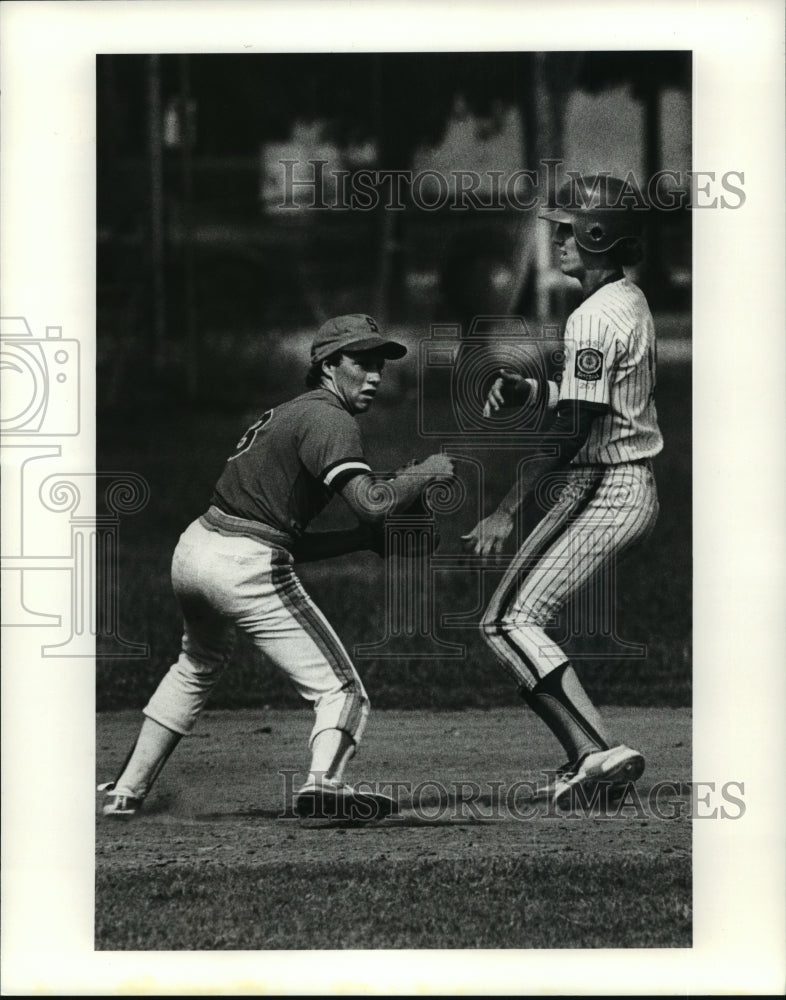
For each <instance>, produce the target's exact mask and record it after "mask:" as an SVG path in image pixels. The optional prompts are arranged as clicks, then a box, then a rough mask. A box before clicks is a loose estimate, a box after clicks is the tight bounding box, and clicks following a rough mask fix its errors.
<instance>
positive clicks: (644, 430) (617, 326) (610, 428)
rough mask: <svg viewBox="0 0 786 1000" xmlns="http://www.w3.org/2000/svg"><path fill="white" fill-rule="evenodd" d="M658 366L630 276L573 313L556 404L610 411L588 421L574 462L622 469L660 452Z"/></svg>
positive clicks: (648, 320)
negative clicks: (572, 402) (574, 403)
mask: <svg viewBox="0 0 786 1000" xmlns="http://www.w3.org/2000/svg"><path fill="white" fill-rule="evenodd" d="M655 363H656V344H655V326H654V323H653V320H652V314H651V313H650V310H649V306H648V305H647V300H646V299H645V298H644V295H643V293H642V292H641V290H640V289H639V288H638V287H637V286H636V285H634V284H633V283H632V282H630V281H629V280H628V279H627V278H625V277H623V278H620V279H619V280H616V281H610V282H609V283H608V284H605V285H602V286H601V287H600V288H598V289H597V290H596V291H595V292H593V293H592V295H590V296H589V297H588V298H587V299H585V301H584V302H583V303H582V304H581V305H580V306H579V307H578V308H577V309H576V310H575V311H574V312H572V313H571V315H570V316H569V318H568V322H567V325H566V328H565V366H564V369H563V373H562V380H561V382H560V391H559V399H560V401H562V400H580V401H581V402H584V403H590V404H592V403H595V404H598V406H599V407H604V408H605V407H608V412H606V413H604V414H600V415H599V416H598V417H597V418H596V419H595V420H594V421H593V422H592V428H591V430H590V433H589V437H588V438H587V441H586V442H585V443H584V445H583V447H582V448H581V450H580V451H579V452H578V454H577V455H576V456H575V458H574V459H573V464H574V465H619V464H621V463H623V462H633V461H636V460H638V459H642V458H651V457H653V456H654V455H657V454H658V453H659V452H660V451H661V449H662V448H663V438H662V437H661V433H660V429H659V427H658V417H657V413H656V411H655V399H654V395H655Z"/></svg>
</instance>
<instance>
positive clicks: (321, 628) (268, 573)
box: [144, 521, 369, 742]
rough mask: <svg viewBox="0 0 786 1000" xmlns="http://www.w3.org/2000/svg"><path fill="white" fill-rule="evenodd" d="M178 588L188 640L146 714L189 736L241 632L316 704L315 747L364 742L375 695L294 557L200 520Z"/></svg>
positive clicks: (182, 561) (176, 571)
mask: <svg viewBox="0 0 786 1000" xmlns="http://www.w3.org/2000/svg"><path fill="white" fill-rule="evenodd" d="M172 583H173V587H174V590H175V594H176V596H177V598H178V601H179V602H180V606H181V609H182V612H183V620H184V631H183V642H182V647H181V651H180V656H179V657H178V659H177V661H176V662H175V663H174V664H172V666H171V668H170V669H169V671H168V673H167V674H166V675H165V676H164V678H163V679H162V681H161V683H160V684H159V686H158V688H157V689H156V691H155V693H154V694H153V696H152V698H151V699H150V701H149V703H148V705H147V706H146V707H145V709H144V712H145V714H146V715H148V716H150V718H152V719H155V720H156V721H157V722H160V723H161V724H162V725H164V726H166V727H167V728H169V729H172V730H174V731H175V732H178V733H181V734H183V735H187V734H188V733H190V732H191V731H192V730H193V727H194V725H195V723H196V721H197V719H198V717H199V715H200V713H201V712H202V710H203V708H204V706H205V704H206V703H207V700H208V698H209V697H210V694H211V692H212V691H213V689H214V688H215V686H216V684H217V683H218V680H219V678H220V676H221V674H222V673H223V670H224V668H225V666H226V664H227V660H228V658H229V653H230V651H231V647H232V640H233V637H234V627H237V628H239V629H241V630H242V631H244V632H246V633H247V634H248V635H249V636H250V637H251V639H252V641H253V643H254V645H255V647H256V648H257V649H258V650H259V651H260V652H261V653H262V654H264V655H265V657H266V658H267V659H269V660H270V661H271V663H272V664H273V665H274V666H275V667H276V668H277V669H279V670H281V671H282V672H283V673H284V674H285V675H286V676H287V677H288V678H289V680H290V682H291V683H292V684H293V686H294V687H295V689H296V690H297V691H298V693H299V694H300V695H301V696H302V697H303V698H305V699H306V700H308V701H310V702H312V704H313V705H314V709H315V715H316V718H315V722H314V726H313V728H312V732H311V739H312V740H313V738H314V736H316V735H317V734H318V733H319V732H322V731H323V730H325V729H335V728H337V729H343V730H344V731H346V732H347V733H348V734H349V735H350V736H351V737H352V738H353V739H354V740H355V742H358V740H359V739H360V737H361V735H362V732H363V729H364V726H365V722H366V718H367V716H368V708H369V703H368V697H367V695H366V692H365V690H364V688H363V684H362V682H361V680H360V677H359V676H358V674H357V672H356V671H355V668H354V666H353V665H352V662H351V661H350V659H349V656H348V654H347V653H346V651H345V649H344V647H343V646H342V644H341V641H340V640H339V638H338V636H337V635H336V634H335V632H334V631H333V629H332V628H331V627H330V625H329V623H328V622H327V620H326V619H325V618H324V616H323V615H322V613H321V612H320V611H319V610H318V609H317V607H316V605H315V604H314V603H313V601H312V600H311V598H310V597H309V596H308V594H307V593H306V592H305V590H304V589H303V587H302V585H301V584H300V581H299V580H298V579H297V576H296V574H295V572H294V569H293V567H292V556H291V555H290V554H289V552H287V551H285V550H283V549H280V548H277V547H275V546H271V545H269V544H268V543H265V542H263V541H261V540H259V539H258V538H254V537H249V536H247V535H239V534H224V533H222V532H220V531H216V530H209V528H208V527H206V526H205V525H204V524H201V523H200V522H199V521H195V522H193V523H192V524H191V525H190V526H189V527H188V528H187V529H186V531H185V532H184V533H183V535H182V536H181V539H180V541H179V543H178V546H177V548H176V550H175V554H174V557H173V561H172Z"/></svg>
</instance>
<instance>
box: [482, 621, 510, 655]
mask: <svg viewBox="0 0 786 1000" xmlns="http://www.w3.org/2000/svg"><path fill="white" fill-rule="evenodd" d="M509 627H510V623H509V622H508V620H507V619H506V618H505V617H504V616H501V615H489V614H485V615H484V616H483V618H482V619H481V622H480V634H481V635H482V636H483V640H484V641H485V642H486V644H487V645H489V646H491V647H492V648H493V647H494V642H495V640H496V639H497V638H498V637H499V636H500V635H503V634H504V632H505V631H506V629H507V628H509Z"/></svg>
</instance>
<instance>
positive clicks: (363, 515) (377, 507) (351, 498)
mask: <svg viewBox="0 0 786 1000" xmlns="http://www.w3.org/2000/svg"><path fill="white" fill-rule="evenodd" d="M340 492H341V496H342V498H343V500H344V501H345V503H346V504H347V506H348V507H349V508H350V510H351V511H352V513H353V514H354V515H355V517H356V518H357V519H358V521H360V523H361V524H366V525H368V526H369V527H379V526H380V525H381V524H382V523H383V522H384V520H385V518H386V517H387V515H388V514H389V513H390V512H391V510H392V509H393V507H394V506H395V503H396V493H395V490H394V489H393V487H392V486H391V485H390V483H389V482H387V481H386V480H383V479H378V478H375V477H373V476H369V475H361V476H355V477H354V478H352V479H350V480H349V481H348V482H347V483H346V484H345V485H344V486H343V488H342V489H341V491H340Z"/></svg>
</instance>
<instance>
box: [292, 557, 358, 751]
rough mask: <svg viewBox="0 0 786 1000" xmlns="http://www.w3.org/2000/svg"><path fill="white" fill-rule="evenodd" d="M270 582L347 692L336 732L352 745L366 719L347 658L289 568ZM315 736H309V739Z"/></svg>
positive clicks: (356, 678) (347, 655)
mask: <svg viewBox="0 0 786 1000" xmlns="http://www.w3.org/2000/svg"><path fill="white" fill-rule="evenodd" d="M273 582H274V584H275V586H276V590H277V592H278V595H279V597H280V598H281V600H282V601H283V602H284V603H285V604H286V606H287V608H288V609H289V611H290V613H291V614H292V616H293V618H295V619H297V621H298V622H299V624H300V626H301V627H302V628H303V630H304V631H305V632H307V633H308V634H309V635H310V636H311V638H312V639H313V640H314V642H315V643H316V644H317V646H318V647H319V650H320V652H321V653H322V655H323V656H324V657H325V659H326V660H327V662H328V663H329V664H330V666H331V668H332V669H333V671H334V673H335V674H336V676H337V677H338V678H339V679H340V680H341V682H342V683H341V686H342V689H343V690H344V691H346V692H347V700H346V704H345V705H344V708H343V709H342V711H341V715H340V716H339V721H338V724H337V725H336V727H335V728H336V729H343V730H344V731H345V732H347V733H349V734H350V736H352V737H353V738H354V739H355V740H356V741H357V740H359V739H360V735H361V733H362V729H363V727H364V725H365V718H366V716H367V715H368V696H367V695H366V693H365V690H364V688H363V684H362V682H361V680H360V677H359V675H358V673H357V671H356V670H355V667H354V665H353V664H352V661H351V660H350V658H349V654H348V653H347V651H346V650H345V649H344V646H343V644H342V642H341V640H340V639H339V637H338V636H337V635H336V633H335V631H334V630H333V628H332V626H331V625H330V623H329V622H328V620H327V618H325V616H324V615H323V614H322V612H321V611H320V610H319V608H318V607H317V606H316V604H314V602H313V601H312V599H311V598H310V597H309V596H308V594H307V593H306V591H305V590H304V589H303V585H302V584H301V582H300V580H299V579H298V578H297V576H296V575H295V572H294V570H293V569H292V568H291V567H290V566H281V567H276V569H275V570H274V571H273ZM315 735H316V732H315V733H313V734H312V737H311V738H312V739H313V737H314V736H315Z"/></svg>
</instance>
